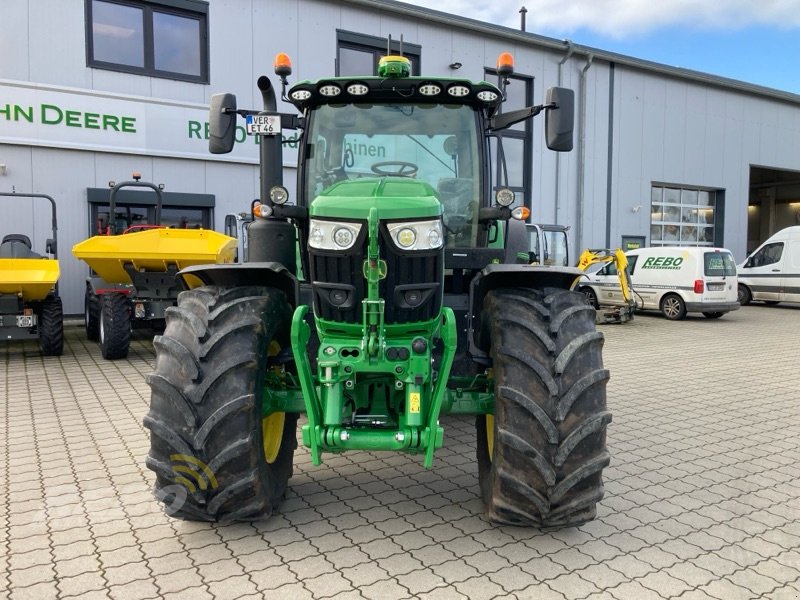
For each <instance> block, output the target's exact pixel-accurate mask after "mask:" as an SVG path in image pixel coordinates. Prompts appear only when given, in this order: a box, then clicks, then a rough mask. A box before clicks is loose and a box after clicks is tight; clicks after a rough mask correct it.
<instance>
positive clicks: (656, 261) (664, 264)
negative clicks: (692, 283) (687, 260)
mask: <svg viewBox="0 0 800 600" xmlns="http://www.w3.org/2000/svg"><path fill="white" fill-rule="evenodd" d="M682 264H683V258H682V257H680V256H675V257H672V256H650V257H648V258H647V260H645V261H644V264H643V265H642V268H643V269H680V268H681V265H682Z"/></svg>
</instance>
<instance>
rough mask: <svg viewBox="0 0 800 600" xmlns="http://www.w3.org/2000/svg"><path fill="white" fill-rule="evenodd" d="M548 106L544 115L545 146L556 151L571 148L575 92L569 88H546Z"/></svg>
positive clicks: (569, 149) (567, 150)
mask: <svg viewBox="0 0 800 600" xmlns="http://www.w3.org/2000/svg"><path fill="white" fill-rule="evenodd" d="M545 102H546V103H547V104H555V107H553V108H548V109H547V113H546V114H545V116H544V127H545V134H546V137H547V147H548V148H550V150H555V151H556V152H569V151H571V150H572V130H573V128H574V124H575V92H573V91H572V90H571V89H569V88H562V87H552V88H550V89H548V90H547V98H546V100H545Z"/></svg>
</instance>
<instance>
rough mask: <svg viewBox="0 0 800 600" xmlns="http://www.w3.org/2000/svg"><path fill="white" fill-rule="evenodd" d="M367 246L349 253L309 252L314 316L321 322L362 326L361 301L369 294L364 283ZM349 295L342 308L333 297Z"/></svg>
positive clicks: (353, 249) (358, 247) (352, 249)
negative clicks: (341, 294)
mask: <svg viewBox="0 0 800 600" xmlns="http://www.w3.org/2000/svg"><path fill="white" fill-rule="evenodd" d="M364 251H365V247H364V245H363V244H362V245H360V246H359V245H358V244H357V245H356V246H354V247H353V248H351V249H350V250H349V251H347V252H324V253H323V252H319V251H318V250H310V251H309V255H310V257H311V261H310V266H311V281H312V288H313V290H314V312H315V313H316V314H317V316H319V317H320V318H321V319H326V320H328V321H339V322H343V323H357V322H358V323H360V322H361V320H362V312H361V301H362V300H363V299H364V296H365V294H366V280H365V279H364V271H363V264H364ZM337 291H338V292H339V293H346V294H347V295H348V298H347V300H346V301H345V302H344V303H343V304H339V303H338V302H337V301H336V297H335V296H333V297H332V295H333V294H334V293H335V292H337Z"/></svg>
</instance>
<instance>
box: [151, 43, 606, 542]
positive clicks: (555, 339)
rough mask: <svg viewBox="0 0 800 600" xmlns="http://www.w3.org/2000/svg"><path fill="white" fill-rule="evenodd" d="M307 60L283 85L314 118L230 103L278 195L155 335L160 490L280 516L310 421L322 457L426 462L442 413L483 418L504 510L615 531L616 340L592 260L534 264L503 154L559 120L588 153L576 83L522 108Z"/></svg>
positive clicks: (197, 503) (526, 520)
mask: <svg viewBox="0 0 800 600" xmlns="http://www.w3.org/2000/svg"><path fill="white" fill-rule="evenodd" d="M510 58H511V57H510V55H508V54H507V53H504V54H503V55H501V59H500V60H499V61H498V72H499V73H500V75H501V77H506V76H508V75H510V74H511V73H512V72H513V66H512V64H511V62H510V60H507V59H510ZM286 59H287V57H285V55H279V56H278V59H277V60H276V63H275V64H276V71H275V72H276V74H277V75H278V76H279V77H280V78H281V82H282V84H283V88H284V89H283V90H282V93H281V94H280V96H281V97H282V98H286V99H287V100H288V101H290V102H291V103H292V104H293V105H294V107H295V108H296V109H297V110H298V111H300V113H301V116H298V115H297V114H296V113H294V112H292V113H290V114H281V113H278V112H277V108H276V104H277V102H276V93H275V88H274V86H273V84H272V83H271V81H270V79H269V78H268V77H265V76H264V77H260V78H259V79H258V83H257V85H258V88H259V89H260V91H261V94H262V99H263V105H264V110H263V111H260V112H259V111H255V110H249V109H247V110H244V109H239V108H237V105H236V98H235V97H234V96H233V95H232V94H215V95H214V96H212V98H211V111H210V116H209V123H210V150H211V151H212V152H214V153H225V152H230V150H231V148H232V147H233V143H234V134H235V129H236V128H235V119H236V116H237V115H240V116H243V117H245V119H246V122H247V129H248V131H250V132H251V133H253V134H255V135H259V136H260V150H261V171H260V172H261V186H260V198H259V199H260V204H259V205H258V206H256V207H255V209H254V211H253V212H254V216H255V217H256V218H255V220H254V221H253V223H251V225H250V226H249V227H248V249H249V255H248V259H249V260H248V262H244V263H242V264H232V265H206V266H197V267H189V268H188V269H185V270H183V271H181V273H179V277H182V278H183V279H184V280H185V281H187V284H189V285H191V281H189V280H190V279H196V280H199V281H200V282H202V285H201V286H199V287H193V286H192V289H191V290H188V291H185V292H182V293H181V294H180V296H179V297H178V305H177V306H176V307H171V308H168V309H167V311H166V317H167V319H166V330H165V331H164V334H163V335H162V336H159V337H157V338H156V340H155V342H154V347H155V350H156V361H155V371H154V373H153V374H151V375H150V376H149V377H148V383H149V384H150V386H151V388H152V394H151V402H150V411H149V413H148V414H147V416H146V417H145V419H144V425H145V427H147V428H148V429H149V430H150V440H151V448H150V454H149V456H148V458H147V466H148V467H149V468H150V469H152V470H153V471H155V474H156V483H155V490H156V496H157V497H158V498H159V499H160V500H161V501H163V502H164V503H165V504H166V505H167V508H168V511H169V512H170V514H173V515H174V516H177V517H180V518H183V519H191V520H200V521H223V522H224V521H232V520H252V519H259V518H265V517H267V516H269V515H270V514H271V513H272V511H273V509H274V508H276V507H277V506H278V504H279V503H280V501H281V499H282V498H283V496H284V494H285V492H286V489H287V486H288V483H289V478H290V476H291V473H292V461H293V454H294V450H295V447H296V445H297V432H296V429H297V421H298V414H299V413H305V415H306V418H305V419H304V423H303V425H302V438H301V439H302V443H303V444H304V445H305V446H306V447H308V448H309V453H310V458H311V462H312V463H313V464H315V465H319V464H320V463H321V462H322V459H323V455H325V454H327V453H333V454H336V453H341V452H345V451H350V450H368V451H371V452H374V451H386V452H403V453H407V454H414V455H419V456H420V457H421V459H422V461H421V462H422V464H423V465H424V466H425V467H431V466H432V464H433V457H434V452H435V450H436V449H438V448H441V447H442V445H443V444H444V436H445V430H444V428H443V427H442V425H441V423H440V420H439V419H440V416H441V415H444V414H472V415H475V422H476V447H477V452H476V454H477V456H476V458H477V460H476V462H477V464H476V466H475V470H476V471H477V473H478V482H479V485H480V490H481V495H482V498H483V500H484V503H485V506H486V513H487V515H488V518H489V519H491V520H492V521H494V522H498V523H507V524H515V525H538V526H547V527H552V526H571V525H578V524H581V523H584V522H586V521H588V520H591V519H592V518H593V517H594V516H595V514H596V505H597V503H598V502H599V501H600V499H601V498H602V496H603V484H602V471H603V469H604V468H605V467H606V466H607V465H608V464H609V461H610V455H609V453H608V451H607V449H606V441H605V440H606V427H607V425H608V423H610V422H611V413H610V412H609V411H608V409H607V407H606V382H607V380H608V377H609V372H608V370H606V369H604V368H603V361H602V346H603V334H602V333H600V332H597V331H596V330H595V321H594V310H593V309H592V308H591V307H589V306H588V305H586V303H585V301H584V298H583V296H582V295H581V294H579V293H577V292H575V291H573V290H572V288H573V286H574V284H575V283H576V281H577V280H578V278H579V277H580V276H581V275H582V272H581V271H579V270H578V269H576V268H574V267H570V266H567V265H564V266H543V265H531V264H530V261H529V260H527V259H528V257H529V254H528V252H529V247H530V243H529V242H530V240H529V238H528V236H527V235H526V229H525V225H524V223H525V221H526V220H527V218H528V216H529V215H530V210H529V209H528V208H527V207H525V206H516V207H514V202H515V195H514V192H513V191H512V190H511V189H509V188H508V187H505V186H504V185H503V184H502V182H497V183H498V185H497V186H493V182H492V181H491V180H490V179H489V175H490V173H491V172H492V170H491V169H490V165H489V164H488V163H487V160H488V155H489V152H488V151H489V148H490V142H491V141H492V139H494V136H495V134H496V133H497V132H500V131H502V130H505V129H507V128H508V127H510V126H512V125H514V124H515V123H520V122H523V121H525V120H527V119H529V118H531V117H534V116H535V115H537V114H539V113H545V115H546V119H545V126H544V130H545V133H546V137H547V146H548V148H550V149H551V150H555V151H569V150H571V149H572V129H573V110H574V109H573V106H574V94H573V93H572V91H571V90H567V89H564V88H551V89H549V90H548V91H547V99H546V101H545V103H544V104H541V105H538V106H530V107H527V108H524V109H520V110H514V111H507V112H503V111H501V110H500V107H501V105H502V102H503V101H504V94H503V92H502V89H501V88H499V87H497V86H494V85H492V84H490V83H487V82H485V81H479V82H473V81H469V80H466V79H452V78H445V77H435V76H434V77H414V76H412V75H411V72H410V71H411V63H410V61H409V60H408V59H407V58H405V57H403V56H391V55H390V56H386V57H384V58H383V59H381V61H380V64H379V68H378V71H379V75H378V76H377V77H376V76H371V75H367V74H364V76H359V77H340V78H324V79H321V80H319V81H302V82H300V83H297V84H295V85H293V86H291V87H290V88H289V89H287V88H286V86H287V85H288V83H287V81H286V75H288V74H289V73H290V71H291V70H290V67H289V64H288V60H286ZM289 128H291V129H296V128H302V129H303V133H302V137H301V142H300V149H299V151H298V156H299V163H298V171H299V173H298V175H299V176H298V195H297V200H296V204H292V203H290V202H288V200H289V193H288V191H287V190H286V188H284V187H283V186H282V185H281V177H282V168H281V165H282V156H281V130H282V129H289ZM498 143H502V142H501V141H500V142H498ZM498 154H500V153H498ZM495 188H499V189H496V191H495V192H493V190H494V189H495ZM298 259H299V260H298ZM298 264H299V268H298ZM190 471H191V473H192V474H193V477H194V481H189V480H188V479H187V477H186V475H187V473H188V472H190Z"/></svg>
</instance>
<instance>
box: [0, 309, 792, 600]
mask: <svg viewBox="0 0 800 600" xmlns="http://www.w3.org/2000/svg"><path fill="white" fill-rule="evenodd" d="M600 329H601V330H602V331H603V332H604V333H605V336H606V345H605V351H604V359H605V363H606V366H607V367H608V368H609V369H610V370H611V374H612V378H611V381H610V383H609V386H608V404H609V407H610V409H611V410H612V411H613V413H614V421H613V423H612V424H611V425H610V426H609V430H608V445H609V449H610V451H611V453H612V456H613V462H612V465H611V466H610V467H609V468H608V469H607V470H606V472H605V485H606V496H605V498H604V500H603V501H602V503H601V504H600V507H599V511H598V518H597V519H596V520H595V521H593V522H591V523H588V524H586V525H583V526H581V527H579V528H576V529H566V530H558V531H540V530H536V529H528V528H512V527H496V526H493V525H491V524H490V523H488V522H487V521H486V520H485V519H484V517H483V516H482V508H481V502H480V500H479V496H478V482H477V471H476V463H475V448H474V445H475V431H474V425H473V419H472V418H448V417H445V418H444V419H443V425H444V427H445V447H444V448H443V449H442V450H441V451H439V452H438V453H437V455H436V460H435V464H434V468H433V469H432V470H428V471H426V470H425V469H423V468H422V466H421V459H420V458H419V457H407V456H402V455H397V454H390V453H366V452H358V453H351V454H345V455H340V456H331V457H327V458H326V462H325V464H324V465H323V466H321V467H314V466H313V465H312V464H311V461H310V457H309V455H308V453H307V452H306V451H305V450H304V449H303V448H302V447H301V448H300V449H299V450H298V452H297V454H296V459H295V474H294V476H293V477H292V479H291V482H290V490H289V493H288V497H287V499H286V501H285V502H284V504H283V505H282V507H281V510H280V513H279V514H276V515H274V516H273V517H272V518H270V519H269V520H265V521H260V522H254V523H246V524H236V525H229V526H217V525H209V524H199V523H189V522H182V521H176V520H172V519H170V518H169V517H167V516H165V514H164V513H163V512H162V510H161V508H160V506H159V505H158V504H157V503H156V502H155V501H154V500H153V497H152V494H151V486H152V480H153V476H152V473H151V472H150V471H149V470H147V469H146V468H145V466H144V457H145V455H146V454H147V451H148V448H149V441H148V437H147V432H146V430H145V429H144V428H143V427H142V417H143V416H144V415H145V413H146V412H147V408H148V398H149V388H148V387H147V386H146V385H145V382H144V376H145V374H147V373H148V372H149V371H150V370H151V368H152V363H153V360H154V353H153V348H152V344H151V343H150V340H149V339H148V337H147V336H146V335H144V334H143V333H137V335H136V338H135V340H134V342H133V345H132V348H131V353H130V357H129V358H128V359H127V360H121V361H115V362H109V361H104V360H103V359H102V358H101V356H100V352H99V349H98V347H97V345H96V344H94V343H91V342H87V341H86V340H85V338H84V335H83V330H82V328H81V327H78V326H77V325H72V326H70V327H68V328H67V334H66V350H65V353H64V356H63V357H60V358H43V357H41V356H40V355H39V352H38V349H37V347H36V345H35V343H32V342H13V343H4V344H3V345H0V423H1V424H2V433H1V434H0V464H2V473H0V597H3V598H5V597H9V598H13V599H23V598H32V599H37V600H38V599H45V598H82V599H83V598H115V599H116V598H120V599H135V598H141V599H144V598H187V599H202V598H220V599H223V598H237V599H238V598H281V599H283V598H287V599H303V598H314V599H321V598H336V599H337V600H344V599H356V598H363V599H372V598H374V599H387V598H388V599H401V598H424V599H431V600H434V599H436V600H439V599H441V600H445V599H447V600H449V599H458V598H470V599H476V600H477V599H482V598H487V599H489V598H510V599H513V598H519V599H534V598H535V599H551V598H552V599H559V600H563V599H565V598H566V599H583V598H587V599H593V600H595V599H598V600H599V599H610V600H647V599H650V598H653V599H667V598H680V599H682V600H702V599H717V600H730V599H738V598H769V599H773V600H784V599H787V600H788V599H795V600H797V599H798V598H800V342H799V341H798V340H799V339H800V337H799V336H800V306H788V305H787V306H775V307H767V306H755V305H754V306H750V307H745V308H743V309H742V310H740V311H738V312H735V313H732V314H729V315H726V316H724V317H723V318H721V319H719V320H707V319H704V318H703V317H689V318H688V319H686V320H685V321H682V322H668V321H666V320H664V319H662V318H660V317H658V316H644V315H640V316H637V318H636V320H635V321H633V322H632V323H629V324H626V325H622V326H618V325H615V326H612V325H605V326H601V327H600Z"/></svg>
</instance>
